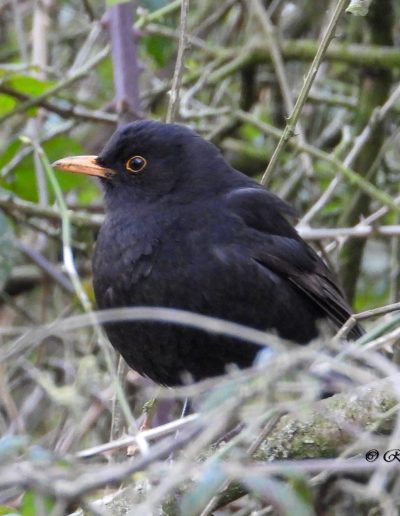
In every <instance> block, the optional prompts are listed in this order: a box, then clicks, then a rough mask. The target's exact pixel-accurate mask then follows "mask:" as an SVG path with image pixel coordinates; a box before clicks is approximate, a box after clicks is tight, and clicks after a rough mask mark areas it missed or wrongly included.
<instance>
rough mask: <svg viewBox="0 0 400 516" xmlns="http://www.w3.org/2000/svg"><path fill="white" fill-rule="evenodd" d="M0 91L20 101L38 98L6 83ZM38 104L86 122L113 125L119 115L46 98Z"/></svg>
mask: <svg viewBox="0 0 400 516" xmlns="http://www.w3.org/2000/svg"><path fill="white" fill-rule="evenodd" d="M0 93H4V94H5V95H9V96H10V97H13V98H15V99H17V100H19V101H20V102H36V100H37V98H36V97H31V96H30V95H27V94H26V93H21V92H20V91H16V90H14V89H13V88H10V87H8V86H6V85H4V84H2V85H0ZM37 105H38V106H40V107H42V108H44V109H46V110H47V111H51V112H52V113H56V114H57V115H59V116H60V117H62V118H76V119H78V120H84V121H85V122H102V123H106V124H111V125H115V123H116V121H117V117H116V116H115V115H113V114H112V113H105V112H102V111H99V110H96V111H90V110H89V109H85V108H83V107H81V106H73V105H70V106H68V107H65V106H64V105H61V104H58V103H55V102H51V101H48V100H46V99H44V100H42V101H41V102H37Z"/></svg>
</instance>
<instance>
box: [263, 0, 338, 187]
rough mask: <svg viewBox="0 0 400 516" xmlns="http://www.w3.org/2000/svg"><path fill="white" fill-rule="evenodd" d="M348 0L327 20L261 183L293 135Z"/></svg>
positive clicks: (266, 178)
mask: <svg viewBox="0 0 400 516" xmlns="http://www.w3.org/2000/svg"><path fill="white" fill-rule="evenodd" d="M347 2H348V0H339V2H338V3H337V5H336V8H335V10H334V12H333V14H332V17H331V19H330V21H329V24H328V26H327V28H326V30H325V33H324V36H323V38H322V40H321V43H320V45H319V47H318V50H317V53H316V54H315V57H314V60H313V62H312V63H311V66H310V69H309V71H308V73H307V75H306V78H305V79H304V84H303V87H302V89H301V91H300V93H299V96H298V97H297V101H296V104H295V106H294V108H293V112H292V113H291V115H290V117H289V119H288V121H287V124H286V127H285V129H284V131H283V134H282V137H281V139H280V140H279V143H278V145H277V147H276V149H275V151H274V153H273V155H272V157H271V160H270V162H269V163H268V167H267V169H266V171H265V173H264V175H263V177H262V179H261V183H262V184H266V183H267V181H268V179H269V177H270V176H271V174H272V172H273V170H274V168H275V165H276V163H277V161H278V159H279V156H280V154H281V152H282V150H283V149H284V147H285V146H286V144H287V142H288V140H289V139H290V138H291V137H292V136H293V134H294V131H295V128H296V124H297V122H298V120H299V118H300V115H301V112H302V110H303V107H304V104H305V102H306V101H307V97H308V93H309V91H310V89H311V86H312V84H313V82H314V79H315V76H316V75H317V72H318V69H319V66H320V64H321V62H322V60H323V59H324V56H325V53H326V50H327V48H328V46H329V43H330V41H331V39H332V36H333V34H334V32H335V29H336V25H337V23H338V21H339V18H340V15H341V14H342V12H343V11H344V9H345V7H346V4H347Z"/></svg>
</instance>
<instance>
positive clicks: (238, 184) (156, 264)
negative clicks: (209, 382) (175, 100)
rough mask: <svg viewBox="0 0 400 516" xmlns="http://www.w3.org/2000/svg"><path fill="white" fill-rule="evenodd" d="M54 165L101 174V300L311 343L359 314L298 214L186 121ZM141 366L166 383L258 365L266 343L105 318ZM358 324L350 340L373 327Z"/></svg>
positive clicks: (138, 125) (127, 129) (147, 127)
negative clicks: (325, 328) (299, 227)
mask: <svg viewBox="0 0 400 516" xmlns="http://www.w3.org/2000/svg"><path fill="white" fill-rule="evenodd" d="M54 166H55V168H57V169H60V170H66V171H70V172H77V173H83V174H88V175H94V176H99V177H100V181H101V184H102V187H103V190H104V203H105V209H106V218H105V222H104V223H103V225H102V227H101V229H100V232H99V235H98V239H97V243H96V249H95V253H94V258H93V285H94V292H95V296H96V300H97V304H98V306H99V308H101V309H106V308H116V307H127V306H153V307H154V306H155V307H168V308H177V309H184V310H189V311H192V312H196V313H200V314H204V315H209V316H213V317H218V318H222V319H225V320H228V321H234V322H237V323H241V324H243V325H246V326H250V327H253V328H257V329H260V330H267V329H268V330H273V331H276V332H277V333H278V335H280V336H281V337H283V338H286V339H290V340H292V341H295V342H297V343H299V344H305V343H307V342H309V341H310V340H311V339H313V338H315V337H316V336H317V333H318V330H317V328H318V327H317V324H316V323H317V321H318V320H319V319H327V320H329V321H331V322H332V323H333V326H336V327H340V326H341V325H342V324H343V323H344V322H345V321H346V320H347V319H348V317H349V316H350V315H351V309H350V307H349V306H348V304H347V303H346V301H345V300H344V297H343V293H342V291H341V289H340V288H339V287H338V285H337V284H336V281H335V279H334V277H333V275H332V273H331V272H330V271H329V270H328V268H327V267H326V265H325V264H324V262H323V261H322V260H321V259H320V258H319V257H318V256H317V254H316V253H315V252H314V251H313V250H312V249H311V247H309V246H308V245H307V244H306V243H305V242H304V241H303V240H302V239H301V238H300V236H299V235H298V233H297V232H296V230H295V229H294V228H293V226H292V225H291V224H290V222H289V221H288V216H291V215H293V214H294V211H293V209H292V208H291V207H289V206H288V205H287V204H286V203H285V202H284V201H282V200H281V199H279V198H278V197H276V196H275V195H274V194H272V193H271V192H269V191H267V190H265V189H264V188H263V187H262V186H260V185H259V184H258V183H256V182H255V181H253V180H252V179H250V178H249V177H247V176H245V175H244V174H242V173H241V172H239V171H237V170H234V169H233V168H232V167H231V166H230V165H229V164H228V163H227V162H226V161H225V160H224V158H223V156H222V154H221V153H220V151H219V150H218V149H217V148H216V147H215V146H214V145H213V144H212V143H210V142H208V141H206V140H204V139H203V138H202V137H200V136H199V135H198V134H197V133H195V132H194V131H192V130H191V129H189V128H187V127H185V126H183V125H178V124H163V123H161V122H155V121H148V120H147V121H138V122H134V123H131V124H129V125H126V126H124V127H122V128H120V129H118V130H117V131H116V132H115V133H114V135H113V136H112V137H111V139H110V140H109V141H108V143H107V144H106V145H105V147H104V149H103V150H102V152H101V153H100V155H99V156H77V157H71V158H65V159H61V160H59V161H57V162H56V163H55V164H54ZM105 330H106V333H107V335H108V337H109V339H110V341H111V344H112V345H113V346H114V347H115V348H116V349H117V350H118V351H119V352H120V353H121V355H122V356H123V357H124V359H125V360H126V362H127V363H128V364H129V365H130V366H131V367H132V368H133V369H134V370H136V371H137V372H139V373H140V374H142V375H145V376H148V377H150V378H151V379H153V380H154V381H155V382H158V383H160V384H164V385H169V386H173V385H178V384H181V383H182V382H183V381H184V380H183V379H184V378H185V374H186V378H187V375H188V374H189V375H190V378H192V379H193V380H195V381H197V380H200V379H203V378H206V377H211V376H216V375H220V374H223V373H224V371H225V370H226V366H227V365H228V364H236V365H237V366H238V367H241V368H243V367H248V366H250V365H251V364H252V362H253V361H254V358H255V357H256V355H257V353H258V352H259V351H260V347H259V346H258V345H256V344H253V343H250V342H245V341H242V340H239V339H235V338H228V337H226V336H221V335H215V334H213V335H211V334H208V333H205V332H203V331H201V330H198V329H193V328H187V327H186V328H184V327H180V326H177V325H173V324H169V323H168V324H166V323H161V322H158V323H157V322H143V323H136V322H135V323H133V322H118V323H117V322H114V323H107V324H106V325H105ZM362 333H363V330H362V328H361V327H360V326H358V325H356V326H355V327H353V329H352V330H351V331H350V334H349V337H350V338H352V339H354V338H357V337H359V336H360V335H362Z"/></svg>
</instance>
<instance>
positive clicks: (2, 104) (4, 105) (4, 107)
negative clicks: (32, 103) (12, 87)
mask: <svg viewBox="0 0 400 516" xmlns="http://www.w3.org/2000/svg"><path fill="white" fill-rule="evenodd" d="M16 104H17V101H16V100H15V99H14V98H13V97H10V96H8V95H0V116H3V115H5V114H6V113H9V112H10V111H12V110H13V109H14V108H15V106H16Z"/></svg>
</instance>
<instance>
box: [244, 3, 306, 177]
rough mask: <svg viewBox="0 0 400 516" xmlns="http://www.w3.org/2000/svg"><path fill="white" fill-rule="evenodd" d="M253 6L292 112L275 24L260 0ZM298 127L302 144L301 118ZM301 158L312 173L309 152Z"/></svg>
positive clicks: (286, 106)
mask: <svg viewBox="0 0 400 516" xmlns="http://www.w3.org/2000/svg"><path fill="white" fill-rule="evenodd" d="M252 6H253V7H254V10H255V14H256V15H257V18H258V20H259V21H260V23H261V25H262V28H263V30H264V33H265V35H266V36H267V39H268V45H269V48H270V52H271V59H272V62H273V64H274V68H275V72H276V76H277V78H278V82H279V86H280V89H281V92H282V98H283V102H284V105H285V110H286V115H287V116H288V115H289V113H292V112H293V110H294V102H293V97H292V92H291V91H290V87H289V82H288V79H287V76H286V71H285V65H284V62H283V59H282V54H281V50H280V47H279V44H278V41H277V38H276V36H275V29H274V26H273V24H272V22H271V20H270V18H269V15H268V13H267V11H266V10H265V9H264V7H263V5H262V3H261V1H260V0H253V1H252ZM295 125H296V127H297V132H298V135H297V138H298V140H299V143H300V145H303V144H304V143H306V138H305V132H304V129H303V126H302V124H301V122H300V120H298V121H297V124H295ZM300 159H301V160H302V162H303V167H304V170H305V171H307V172H308V173H309V174H311V173H312V161H311V159H310V156H309V155H308V154H307V153H304V152H302V153H301V154H300Z"/></svg>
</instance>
